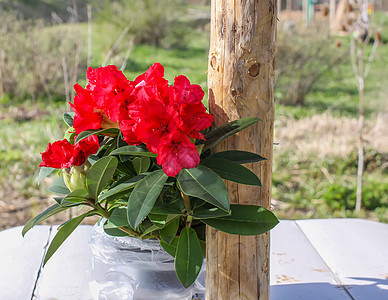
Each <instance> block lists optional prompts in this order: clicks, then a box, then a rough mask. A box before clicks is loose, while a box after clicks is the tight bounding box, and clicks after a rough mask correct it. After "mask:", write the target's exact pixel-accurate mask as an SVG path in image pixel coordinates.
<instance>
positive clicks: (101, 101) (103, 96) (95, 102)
mask: <svg viewBox="0 0 388 300" xmlns="http://www.w3.org/2000/svg"><path fill="white" fill-rule="evenodd" d="M87 78H88V80H89V83H88V85H87V86H86V88H85V89H83V88H82V87H81V86H80V85H79V84H76V85H75V86H74V89H75V90H76V92H77V95H76V96H75V98H74V104H70V105H71V108H72V109H73V111H74V112H75V116H74V128H75V130H76V132H77V133H80V132H82V131H84V130H87V129H99V128H103V129H105V128H111V127H116V128H118V127H119V125H118V120H119V117H120V107H121V105H122V104H123V103H124V102H126V101H127V102H130V101H129V100H130V94H131V93H132V91H133V87H134V86H133V83H131V82H130V81H128V79H127V78H126V77H125V76H124V74H123V73H122V72H121V71H119V70H117V67H116V66H107V67H100V68H97V69H93V68H91V67H90V68H89V69H88V71H87Z"/></svg>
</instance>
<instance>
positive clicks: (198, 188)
mask: <svg viewBox="0 0 388 300" xmlns="http://www.w3.org/2000/svg"><path fill="white" fill-rule="evenodd" d="M178 183H179V185H180V187H181V189H182V191H183V192H184V193H185V194H186V195H189V196H193V197H197V198H200V199H202V200H205V201H206V202H209V203H211V204H213V205H215V206H217V207H219V208H221V209H223V210H225V211H229V198H228V192H227V190H226V187H225V183H224V181H223V180H222V179H221V178H220V176H218V175H217V174H216V173H215V172H213V171H212V170H210V169H209V168H207V167H205V166H202V165H198V166H197V167H196V168H193V169H183V170H182V171H181V172H180V173H179V175H178Z"/></svg>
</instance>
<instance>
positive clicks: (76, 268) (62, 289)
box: [33, 226, 93, 300]
mask: <svg viewBox="0 0 388 300" xmlns="http://www.w3.org/2000/svg"><path fill="white" fill-rule="evenodd" d="M57 228H58V226H53V227H52V232H51V235H50V242H51V240H52V239H53V238H54V236H55V234H56V232H57ZM91 228H92V227H91V226H80V227H78V228H77V229H76V230H75V231H74V232H73V233H72V234H71V235H70V236H69V237H68V239H67V240H66V241H65V242H64V243H63V244H62V245H61V247H59V249H58V250H57V252H56V253H55V254H54V255H53V256H52V257H51V258H50V260H49V261H48V262H47V264H46V265H45V267H44V268H43V271H42V274H41V276H40V277H39V279H38V282H37V287H36V291H35V295H36V296H35V297H34V298H33V299H34V300H88V299H93V298H92V296H91V295H90V293H89V283H90V282H91V269H92V266H91V259H90V257H91V252H90V248H89V245H88V241H89V236H90V230H91Z"/></svg>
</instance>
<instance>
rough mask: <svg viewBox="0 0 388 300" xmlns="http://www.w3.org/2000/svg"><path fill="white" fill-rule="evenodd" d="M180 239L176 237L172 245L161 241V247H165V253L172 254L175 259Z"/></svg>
mask: <svg viewBox="0 0 388 300" xmlns="http://www.w3.org/2000/svg"><path fill="white" fill-rule="evenodd" d="M178 241H179V238H177V237H175V238H174V239H173V240H172V242H171V243H170V244H168V243H166V242H164V241H160V245H161V246H162V247H163V249H164V251H166V252H167V253H168V254H170V255H171V256H172V257H175V254H176V246H177V245H178Z"/></svg>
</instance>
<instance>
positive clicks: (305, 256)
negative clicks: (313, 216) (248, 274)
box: [0, 219, 388, 300]
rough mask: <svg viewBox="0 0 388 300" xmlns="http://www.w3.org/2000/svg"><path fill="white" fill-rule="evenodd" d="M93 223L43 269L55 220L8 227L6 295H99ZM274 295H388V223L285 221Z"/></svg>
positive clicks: (285, 298)
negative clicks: (24, 229) (93, 289)
mask: <svg viewBox="0 0 388 300" xmlns="http://www.w3.org/2000/svg"><path fill="white" fill-rule="evenodd" d="M50 230H52V232H51V234H50ZM90 230H91V226H81V227H79V228H77V229H76V231H75V232H74V233H73V234H72V235H71V236H70V237H69V239H68V240H67V241H65V242H64V244H63V245H62V246H61V248H60V249H59V250H58V251H57V253H55V254H54V256H53V257H52V258H51V259H50V261H49V262H48V263H47V265H46V266H45V268H43V269H41V262H42V259H43V254H44V251H45V245H46V244H47V241H48V240H52V238H53V237H54V234H55V232H56V226H54V227H51V226H36V227H35V228H33V229H32V230H31V231H30V232H28V233H27V235H26V237H25V238H24V239H23V238H22V236H21V227H15V228H12V229H8V230H4V231H1V232H0V290H1V294H0V299H1V300H2V299H4V300H23V299H34V300H38V299H39V300H55V299H58V300H67V299H69V300H70V299H72V300H73V299H74V300H77V299H80V300H88V299H93V298H92V296H91V295H90V293H89V287H90V283H91V280H92V275H91V259H90V250H89V247H88V237H89V234H90ZM39 270H41V272H40V275H39V276H38V272H39ZM38 277H39V278H38ZM37 278H38V279H37ZM35 282H37V284H36V289H35V296H34V297H33V298H32V292H33V290H34V286H35ZM271 299H272V300H294V299H302V300H303V299H305V300H316V299H317V300H319V299H325V300H326V299H333V300H343V299H344V300H345V299H356V300H363V299H365V300H387V299H388V224H381V223H376V222H372V221H366V220H360V219H328V220H300V221H281V222H280V224H279V225H278V226H277V227H276V228H275V229H274V230H273V231H272V233H271ZM220 300H221V299H220Z"/></svg>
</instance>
